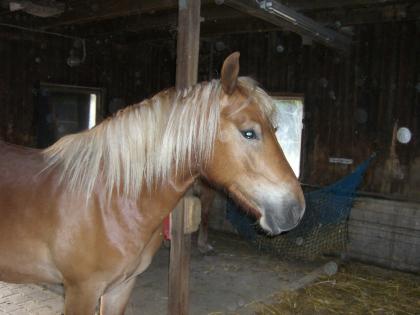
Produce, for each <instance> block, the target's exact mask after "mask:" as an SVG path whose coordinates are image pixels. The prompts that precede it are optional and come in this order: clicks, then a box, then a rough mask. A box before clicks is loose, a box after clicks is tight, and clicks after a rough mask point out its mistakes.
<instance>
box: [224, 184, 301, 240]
mask: <svg viewBox="0 0 420 315" xmlns="http://www.w3.org/2000/svg"><path fill="white" fill-rule="evenodd" d="M241 186H242V187H240V186H238V185H235V184H233V185H230V186H229V188H228V191H229V195H230V196H231V197H232V198H233V199H234V200H235V201H236V202H237V203H238V204H239V205H240V206H241V207H242V208H243V209H244V210H245V211H247V212H249V213H250V214H252V215H253V216H254V217H255V218H256V219H258V223H259V224H260V226H261V228H262V229H263V230H264V231H266V232H267V233H268V234H270V235H277V234H280V233H282V232H286V231H289V230H291V229H293V228H294V227H296V226H297V225H298V223H299V222H300V220H301V219H302V217H303V214H304V212H305V200H304V198H303V195H302V196H300V195H299V194H298V195H297V196H296V194H295V193H292V192H291V191H290V190H289V189H288V188H287V187H282V186H278V185H275V186H274V185H264V186H263V185H261V186H250V185H241ZM248 187H252V188H251V189H249V188H248ZM247 188H248V189H249V191H247V190H248V189H247Z"/></svg>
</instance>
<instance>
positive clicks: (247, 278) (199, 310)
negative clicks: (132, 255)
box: [0, 233, 321, 315]
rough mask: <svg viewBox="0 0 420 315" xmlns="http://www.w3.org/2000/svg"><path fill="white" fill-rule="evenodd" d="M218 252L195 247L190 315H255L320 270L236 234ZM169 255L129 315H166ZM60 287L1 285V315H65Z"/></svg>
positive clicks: (164, 253) (217, 241)
mask: <svg viewBox="0 0 420 315" xmlns="http://www.w3.org/2000/svg"><path fill="white" fill-rule="evenodd" d="M210 242H211V244H212V245H213V247H214V248H215V250H216V254H215V255H212V256H204V255H202V254H200V253H199V252H198V250H196V248H195V247H193V252H192V257H191V259H192V260H191V281H190V289H191V297H190V300H191V305H190V314H191V315H205V314H213V315H216V314H217V315H223V314H253V313H254V311H253V305H255V304H256V303H255V302H257V301H258V300H266V299H267V298H269V297H270V295H272V294H273V293H276V292H279V291H281V290H283V289H285V288H289V287H291V286H292V287H293V284H294V283H298V282H299V279H302V278H304V276H305V275H307V274H308V273H310V272H312V271H313V270H314V269H316V268H317V267H319V266H320V265H321V263H318V264H314V263H312V264H303V263H296V262H294V263H291V262H284V261H281V260H280V259H279V258H277V257H270V256H268V255H265V254H262V253H261V252H259V251H257V250H255V249H254V248H253V247H252V246H250V245H249V244H248V243H247V242H245V241H243V240H241V239H239V238H238V237H236V236H233V235H231V234H221V233H212V234H211V235H210ZM168 262H169V249H168V248H164V247H162V248H161V249H160V251H159V252H158V253H157V255H156V256H155V258H154V260H153V263H152V265H151V266H150V267H149V269H148V270H147V271H146V272H145V273H143V274H142V275H140V276H139V277H138V280H137V284H136V286H135V289H134V291H133V293H132V295H131V299H130V304H129V306H128V309H127V312H126V315H137V314H142V315H160V314H166V309H167V302H168V295H167V283H168ZM62 305H63V297H62V290H61V288H60V287H52V288H51V287H49V288H48V289H47V290H46V289H45V288H42V287H39V286H34V285H30V286H27V285H11V284H5V283H0V314H1V315H3V314H8V315H11V314H13V315H16V314H31V315H34V314H42V315H50V314H51V315H53V314H61V312H62Z"/></svg>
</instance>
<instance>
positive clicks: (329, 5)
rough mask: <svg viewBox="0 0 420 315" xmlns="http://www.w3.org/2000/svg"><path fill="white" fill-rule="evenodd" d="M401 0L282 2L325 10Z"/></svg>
mask: <svg viewBox="0 0 420 315" xmlns="http://www.w3.org/2000/svg"><path fill="white" fill-rule="evenodd" d="M402 2H406V3H408V2H410V1H409V0H407V1H401V0H339V1H337V0H311V1H308V0H283V1H281V3H282V4H284V5H286V6H288V7H289V8H291V9H294V10H297V11H311V10H325V9H343V8H356V7H359V8H360V7H367V6H378V5H390V4H391V5H394V4H401V3H402Z"/></svg>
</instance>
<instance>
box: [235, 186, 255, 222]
mask: <svg viewBox="0 0 420 315" xmlns="http://www.w3.org/2000/svg"><path fill="white" fill-rule="evenodd" d="M228 192H229V196H231V197H232V199H234V200H235V201H236V202H237V203H238V204H239V205H240V206H241V207H242V208H244V210H246V211H248V212H249V213H251V214H252V215H253V216H255V218H256V219H260V218H261V217H262V211H261V207H259V206H258V205H257V204H256V203H255V202H253V201H252V200H251V199H250V198H249V197H248V196H247V194H246V193H244V192H242V191H241V190H240V189H239V187H237V186H236V185H231V186H229V188H228Z"/></svg>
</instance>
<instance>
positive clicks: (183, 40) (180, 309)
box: [168, 0, 201, 315]
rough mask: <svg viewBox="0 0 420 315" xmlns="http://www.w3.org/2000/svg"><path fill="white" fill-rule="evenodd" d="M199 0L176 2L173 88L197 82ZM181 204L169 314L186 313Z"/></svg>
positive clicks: (174, 217) (186, 254) (175, 217)
mask: <svg viewBox="0 0 420 315" xmlns="http://www.w3.org/2000/svg"><path fill="white" fill-rule="evenodd" d="M200 8H201V1H200V0H179V1H178V38H177V65H176V88H177V89H178V90H179V89H185V88H188V87H190V86H192V85H194V84H195V83H196V82H197V73H198V55H199V46H200V20H201V17H200ZM185 212H186V209H185V207H184V203H182V205H180V206H178V207H177V209H175V210H174V211H173V212H172V214H171V222H172V229H171V255H170V257H171V260H170V266H169V303H168V314H169V315H187V314H188V313H189V274H190V272H189V269H190V249H191V236H190V235H189V234H185V233H184V224H185Z"/></svg>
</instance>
